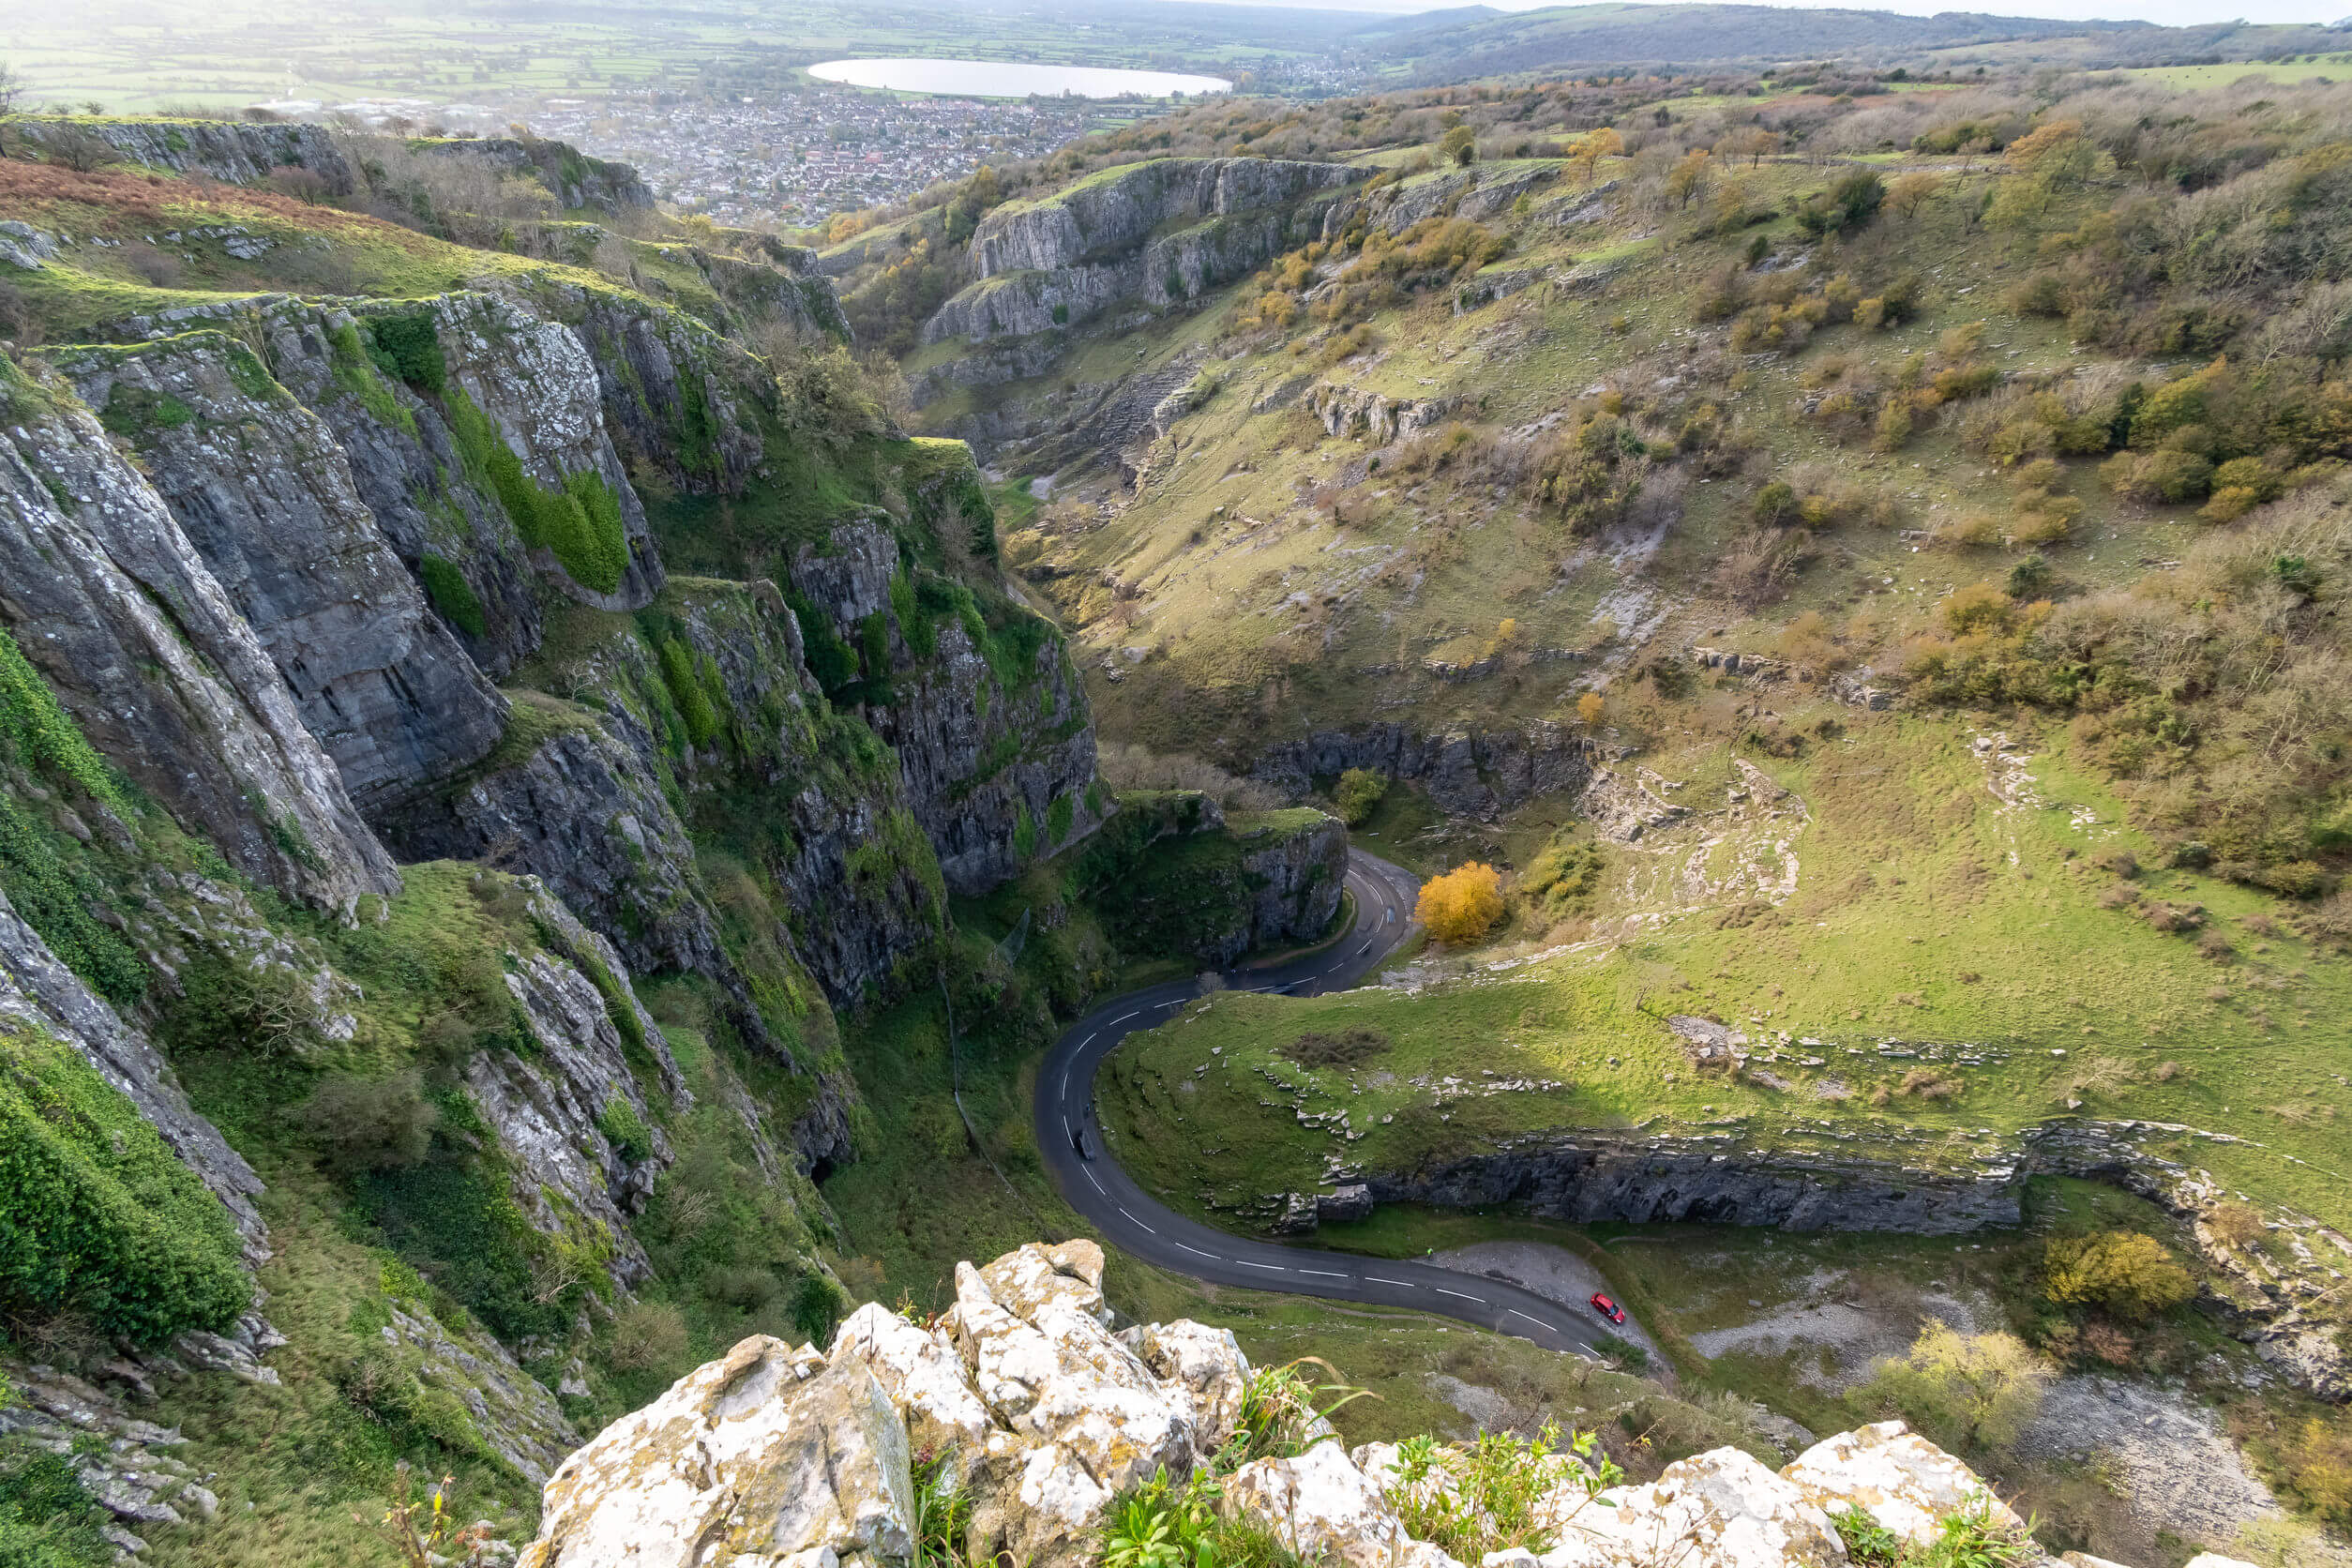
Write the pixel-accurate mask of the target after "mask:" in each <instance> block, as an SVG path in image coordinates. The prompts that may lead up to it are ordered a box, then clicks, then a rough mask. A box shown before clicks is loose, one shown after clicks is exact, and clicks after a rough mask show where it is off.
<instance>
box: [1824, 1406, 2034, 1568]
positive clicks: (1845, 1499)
mask: <svg viewBox="0 0 2352 1568" xmlns="http://www.w3.org/2000/svg"><path fill="white" fill-rule="evenodd" d="M1781 1474H1782V1475H1784V1476H1786V1477H1787V1479H1788V1480H1790V1481H1792V1482H1794V1483H1796V1485H1797V1487H1798V1489H1799V1490H1800V1491H1802V1492H1803V1493H1804V1495H1805V1496H1806V1497H1807V1498H1809V1499H1811V1500H1813V1501H1815V1502H1817V1503H1818V1504H1819V1505H1820V1506H1821V1507H1822V1508H1823V1509H1824V1510H1844V1509H1847V1508H1859V1509H1861V1510H1862V1512H1863V1513H1865V1514H1868V1515H1870V1516H1871V1517H1872V1518H1873V1519H1876V1520H1877V1522H1878V1523H1879V1525H1881V1526H1882V1527H1884V1528H1885V1529H1887V1530H1892V1531H1893V1532H1894V1533H1895V1534H1897V1535H1899V1536H1901V1537H1902V1538H1903V1539H1905V1540H1907V1541H1913V1542H1917V1543H1919V1544H1920V1545H1926V1544H1927V1543H1928V1542H1930V1541H1932V1540H1934V1539H1935V1537H1936V1528H1937V1521H1938V1520H1941V1519H1946V1518H1950V1517H1951V1516H1952V1515H1955V1514H1960V1513H1964V1512H1966V1511H1967V1510H1968V1508H1969V1507H1971V1506H1972V1505H1975V1504H1978V1503H1980V1502H1981V1503H1982V1504H1983V1507H1984V1509H1985V1510H1986V1512H1987V1514H1988V1515H1990V1517H1991V1519H1992V1521H1993V1523H1995V1524H1997V1525H1999V1526H2002V1527H2004V1528H2006V1529H2009V1530H2017V1531H2020V1532H2022V1531H2023V1530H2025V1528H2026V1522H2025V1520H2023V1519H2021V1518H2019V1517H2018V1516H2017V1515H2016V1513H2015V1511H2013V1509H2011V1508H2010V1506H2009V1505H2008V1504H2007V1503H2005V1502H2003V1501H2001V1500H1999V1499H1998V1498H1997V1497H1995V1496H1994V1495H1993V1491H1992V1488H1991V1487H1989V1486H1987V1485H1984V1483H1983V1482H1982V1481H1980V1480H1978V1479H1977V1476H1976V1472H1975V1471H1974V1470H1970V1469H1968V1466H1966V1465H1964V1464H1962V1463H1961V1462H1960V1461H1959V1460H1957V1459H1955V1458H1953V1457H1952V1455H1949V1454H1946V1453H1945V1452H1944V1451H1943V1450H1942V1449H1940V1448H1937V1446H1936V1445H1935V1444H1934V1443H1932V1442H1929V1441H1928V1440H1926V1439H1925V1438H1922V1437H1921V1436H1920V1435H1919V1434H1918V1433H1916V1432H1913V1431H1912V1430H1911V1429H1910V1428H1909V1427H1907V1426H1906V1425H1903V1423H1901V1422H1899V1421H1881V1422H1878V1423H1877V1424H1876V1425H1870V1426H1862V1427H1857V1428H1856V1429H1855V1430H1853V1431H1851V1432H1840V1433H1838V1434H1837V1435H1836V1436H1835V1437H1832V1438H1824V1439H1822V1440H1820V1441H1819V1442H1817V1443H1815V1444H1814V1445H1813V1446H1812V1447H1811V1448H1808V1449H1806V1450H1805V1451H1804V1452H1803V1453H1802V1454H1800V1455H1797V1457H1796V1459H1795V1460H1794V1462H1792V1463H1791V1464H1790V1465H1789V1466H1788V1468H1787V1469H1786V1470H1782V1471H1781Z"/></svg>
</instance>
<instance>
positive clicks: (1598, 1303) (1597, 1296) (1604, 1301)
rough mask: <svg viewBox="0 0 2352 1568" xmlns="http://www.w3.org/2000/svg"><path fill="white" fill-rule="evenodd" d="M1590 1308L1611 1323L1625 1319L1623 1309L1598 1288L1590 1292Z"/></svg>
mask: <svg viewBox="0 0 2352 1568" xmlns="http://www.w3.org/2000/svg"><path fill="white" fill-rule="evenodd" d="M1592 1310H1593V1311H1595V1312H1597V1313H1599V1314H1600V1315H1601V1316H1602V1317H1604V1318H1606V1319H1608V1320H1609V1321H1610V1322H1612V1323H1621V1322H1623V1321H1624V1320H1625V1309H1624V1308H1623V1307H1621V1306H1620V1305H1618V1304H1616V1303H1615V1302H1613V1301H1611V1300H1609V1298H1608V1297H1606V1296H1605V1295H1603V1294H1602V1293H1601V1292H1600V1291H1598V1290H1595V1291H1593V1292H1592Z"/></svg>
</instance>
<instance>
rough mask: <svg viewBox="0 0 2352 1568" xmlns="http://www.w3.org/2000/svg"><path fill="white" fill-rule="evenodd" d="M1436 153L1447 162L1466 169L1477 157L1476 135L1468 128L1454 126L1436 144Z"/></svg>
mask: <svg viewBox="0 0 2352 1568" xmlns="http://www.w3.org/2000/svg"><path fill="white" fill-rule="evenodd" d="M1438 151H1439V152H1440V154H1442V155H1443V156H1444V158H1445V159H1446V161H1447V162H1449V163H1457V164H1460V165H1461V166H1462V167H1464V168H1468V167H1470V163H1471V162H1472V161H1473V160H1475V159H1476V158H1477V157H1478V133H1477V132H1476V131H1474V130H1472V129H1470V127H1468V126H1455V128H1453V129H1452V130H1449V131H1447V132H1446V133H1445V135H1444V137H1443V138H1442V139H1441V140H1440V142H1439V143H1438Z"/></svg>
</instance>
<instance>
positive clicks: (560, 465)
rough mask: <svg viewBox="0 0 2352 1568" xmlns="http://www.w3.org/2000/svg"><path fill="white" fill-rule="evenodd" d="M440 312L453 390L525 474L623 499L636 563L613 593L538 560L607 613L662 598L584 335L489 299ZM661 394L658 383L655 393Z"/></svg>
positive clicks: (454, 302)
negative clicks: (485, 419)
mask: <svg viewBox="0 0 2352 1568" xmlns="http://www.w3.org/2000/svg"><path fill="white" fill-rule="evenodd" d="M432 310H433V316H434V325H435V328H436V331H437V333H438V336H439V338H440V340H441V349H442V353H443V354H444V355H445V357H446V358H447V360H448V379H449V384H450V385H452V386H454V387H457V388H459V389H460V390H462V391H463V392H464V393H466V395H468V396H469V397H471V398H472V399H473V400H474V402H475V405H476V406H477V407H479V408H480V409H481V411H482V412H483V413H484V414H486V415H489V416H490V421H491V423H492V424H494V425H495V426H496V427H497V428H498V434H499V438H500V439H501V440H503V441H505V444H506V445H507V446H508V447H509V448H511V449H512V450H513V451H514V453H515V455H516V456H517V457H518V458H520V460H521V462H522V468H523V472H524V473H525V474H527V475H530V476H531V477H532V478H533V479H534V480H535V481H537V482H538V483H539V484H541V485H544V486H547V487H550V488H561V487H562V485H563V483H564V481H565V479H566V478H567V477H569V476H571V475H577V474H594V475H596V478H597V479H598V480H600V481H601V482H602V483H603V484H604V485H605V486H606V487H607V488H609V489H610V490H611V491H612V492H613V493H614V495H615V496H616V497H617V498H618V500H619V502H620V506H621V523H622V528H623V532H624V533H625V535H626V537H627V540H628V547H629V563H628V566H627V569H626V572H625V573H624V574H623V576H622V580H621V582H620V585H619V586H618V587H617V588H615V589H614V590H613V591H611V593H603V592H600V591H598V590H596V589H595V588H593V587H590V586H588V585H585V584H583V583H580V582H578V581H575V580H573V579H572V577H571V576H570V575H569V574H568V573H567V572H565V570H564V569H563V566H562V565H561V564H560V563H559V562H557V561H556V560H555V558H554V557H553V556H552V555H551V554H550V552H548V551H547V550H535V551H533V552H532V562H533V564H534V565H536V566H537V567H538V568H539V570H540V571H541V572H543V573H545V574H546V575H547V576H548V577H549V578H550V580H552V581H554V582H555V583H556V584H557V585H558V586H560V587H561V588H562V589H563V590H564V591H565V594H567V595H568V596H571V597H572V598H575V599H577V600H579V601H580V603H582V604H587V605H593V606H595V607H596V609H598V610H638V609H641V608H642V607H643V606H645V605H646V604H647V603H649V602H651V601H652V599H653V596H655V595H656V594H658V593H659V592H661V584H662V565H661V555H660V552H659V551H658V550H656V549H655V547H654V541H653V536H652V535H651V534H650V533H649V532H648V530H647V528H646V526H645V508H644V506H643V505H641V504H640V502H639V501H638V498H637V491H636V490H632V489H631V488H630V487H629V477H628V469H627V467H626V465H625V464H624V463H623V462H622V460H621V456H620V454H619V452H617V451H616V450H615V449H614V446H613V442H612V437H611V433H610V432H609V430H608V427H607V425H606V422H605V410H606V408H607V406H608V400H606V399H604V398H602V397H600V396H599V393H600V392H601V390H602V382H601V381H600V379H599V374H598V369H597V364H596V360H595V359H593V358H592V357H591V356H590V354H589V352H588V349H587V347H586V346H585V345H584V344H583V343H582V341H581V339H580V335H579V334H577V333H575V332H574V331H573V330H572V328H570V327H569V326H566V325H565V324H563V323H562V322H558V321H549V320H544V319H542V318H540V317H538V316H535V315H533V314H531V313H530V312H528V311H526V310H523V309H520V307H517V306H514V305H510V304H507V303H506V302H505V301H504V300H500V299H494V298H492V297H490V295H487V294H443V295H441V296H439V297H438V298H436V299H435V300H433V301H432ZM656 390H657V388H655V387H652V386H649V387H648V395H649V396H651V395H653V393H654V392H655V391H656ZM727 412H729V411H726V410H720V411H717V413H719V414H722V415H723V414H725V413H727ZM729 422H730V423H731V421H729Z"/></svg>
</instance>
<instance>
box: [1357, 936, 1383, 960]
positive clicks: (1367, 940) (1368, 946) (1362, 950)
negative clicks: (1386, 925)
mask: <svg viewBox="0 0 2352 1568" xmlns="http://www.w3.org/2000/svg"><path fill="white" fill-rule="evenodd" d="M1379 940H1380V939H1379V938H1377V937H1366V938H1364V945H1363V946H1362V947H1359V948H1357V949H1356V957H1359V958H1361V957H1364V954H1365V953H1366V952H1368V951H1370V949H1371V946H1372V944H1373V942H1377V941H1379Z"/></svg>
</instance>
